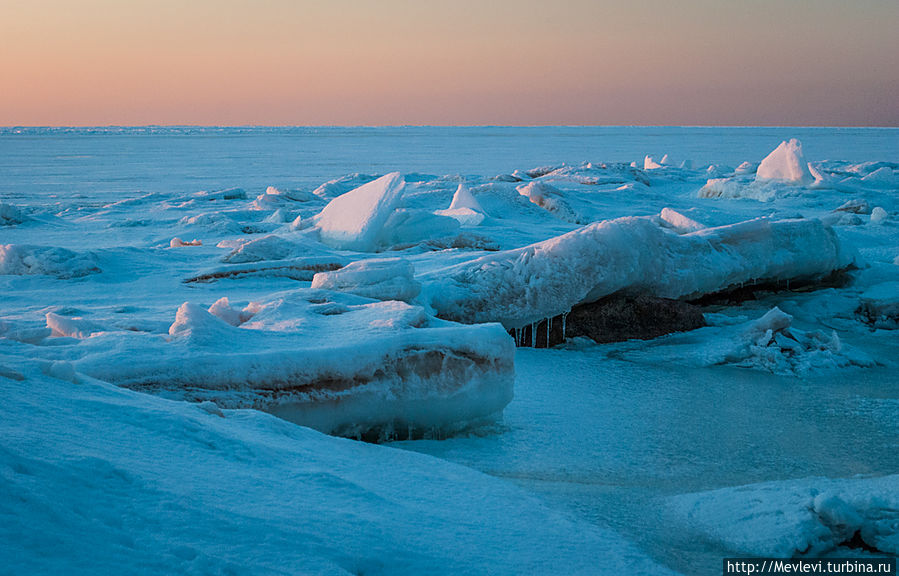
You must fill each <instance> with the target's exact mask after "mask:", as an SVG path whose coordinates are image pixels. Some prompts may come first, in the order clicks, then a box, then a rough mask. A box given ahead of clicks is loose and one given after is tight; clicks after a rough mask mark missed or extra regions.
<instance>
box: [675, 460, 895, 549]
mask: <svg viewBox="0 0 899 576" xmlns="http://www.w3.org/2000/svg"><path fill="white" fill-rule="evenodd" d="M670 502H671V507H672V509H673V510H674V511H675V512H676V513H677V514H678V515H679V517H680V518H681V519H682V521H683V522H684V523H685V524H686V525H687V526H688V527H689V528H690V529H693V530H697V531H699V532H701V533H703V534H704V535H706V536H707V537H708V538H712V539H714V540H719V541H721V543H722V544H724V546H726V547H727V548H728V549H729V550H731V551H732V552H734V553H738V554H748V555H752V556H758V557H776V558H790V557H794V556H796V555H799V554H802V555H808V556H812V557H815V556H820V555H822V554H826V553H830V552H833V551H834V550H835V549H836V548H837V547H838V546H840V545H844V546H845V545H847V544H849V542H850V541H851V540H852V539H853V537H854V536H855V535H856V534H858V536H859V538H860V539H861V541H862V542H864V543H865V544H866V545H867V546H870V547H872V548H875V549H877V550H880V551H881V552H882V553H885V554H890V555H895V554H899V529H897V526H899V475H892V476H883V477H880V478H846V479H831V478H805V479H799V480H785V481H776V482H766V483H761V484H751V485H748V486H737V487H732V488H721V489H718V490H712V491H709V492H699V493H695V494H684V495H681V496H676V497H674V498H672V499H671V501H670ZM855 545H856V544H854V543H853V546H855Z"/></svg>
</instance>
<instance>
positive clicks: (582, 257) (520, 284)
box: [419, 217, 855, 328]
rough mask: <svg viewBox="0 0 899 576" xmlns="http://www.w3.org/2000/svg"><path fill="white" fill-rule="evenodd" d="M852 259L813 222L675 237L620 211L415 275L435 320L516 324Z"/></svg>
mask: <svg viewBox="0 0 899 576" xmlns="http://www.w3.org/2000/svg"><path fill="white" fill-rule="evenodd" d="M854 257H855V256H854V252H853V251H851V250H847V249H846V248H844V247H842V246H841V245H840V242H839V240H838V238H837V236H836V234H835V233H834V232H833V230H832V229H831V228H829V227H827V226H825V225H824V224H822V223H821V222H820V221H819V220H780V221H771V220H769V219H767V218H759V219H756V220H749V221H746V222H741V223H738V224H733V225H729V226H722V227H718V228H707V229H703V230H699V231H696V232H692V233H689V234H681V235H679V234H677V233H676V232H674V231H672V230H669V229H666V228H663V227H661V226H659V225H658V224H656V223H654V222H653V220H652V219H649V218H634V217H627V218H619V219H616V220H607V221H604V222H596V223H594V224H590V225H588V226H585V227H583V228H579V229H577V230H573V231H571V232H569V233H567V234H563V235H561V236H558V237H555V238H551V239H549V240H545V241H543V242H538V243H536V244H531V245H530V246H525V247H523V248H518V249H514V250H506V251H502V252H497V253H494V254H488V255H486V256H482V257H480V258H478V259H476V260H473V261H470V262H464V263H461V264H457V265H454V266H450V267H448V268H442V269H438V270H435V271H431V272H429V273H428V274H426V275H423V276H422V277H420V278H419V279H420V280H421V281H422V283H423V284H424V289H423V297H424V298H425V299H426V300H427V301H428V303H429V304H430V306H431V307H432V308H433V310H435V311H436V313H437V315H438V316H439V317H441V318H446V319H450V320H455V321H460V322H471V323H474V322H491V321H492V322H501V323H502V324H503V325H504V326H505V327H506V328H519V327H522V326H525V325H527V324H531V323H533V322H537V321H539V320H542V319H543V318H551V317H553V316H556V315H559V314H563V313H565V312H567V311H568V310H570V309H571V307H572V306H574V305H576V304H581V303H586V302H593V301H595V300H598V299H599V298H602V297H603V296H607V295H609V294H613V293H615V292H618V291H619V290H624V289H629V290H631V291H633V292H639V293H647V294H651V295H654V296H658V297H662V298H675V299H690V298H697V297H700V296H702V295H704V294H709V293H715V292H720V291H722V290H726V289H728V288H730V287H735V286H739V285H741V284H744V283H755V282H763V281H764V282H769V281H778V280H790V279H808V278H816V277H819V276H824V275H827V274H829V273H831V272H833V271H835V270H840V269H843V268H845V267H847V266H848V265H850V264H852V263H853V262H854Z"/></svg>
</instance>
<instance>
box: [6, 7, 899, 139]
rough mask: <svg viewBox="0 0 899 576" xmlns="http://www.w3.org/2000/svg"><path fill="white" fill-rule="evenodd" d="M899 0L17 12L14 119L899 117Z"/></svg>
mask: <svg viewBox="0 0 899 576" xmlns="http://www.w3.org/2000/svg"><path fill="white" fill-rule="evenodd" d="M897 30H899V2H897V1H896V0H855V1H854V2H845V1H842V0H783V1H781V2H775V1H771V0H752V1H745V2H744V1H739V2H738V1H731V0H686V1H682V2H671V1H668V0H665V1H662V0H644V1H635V0H631V1H624V0H618V1H612V0H609V1H606V2H601V1H596V0H593V1H590V0H568V1H557V2H533V1H530V2H529V1H526V0H522V1H511V0H498V1H495V2H489V1H488V0H478V1H475V0H456V1H454V2H439V1H424V0H420V1H399V0H382V1H375V0H371V1H350V0H332V1H327V2H299V1H288V0H257V1H255V2H252V1H249V0H246V1H236V0H218V1H215V2H213V1H206V0H195V1H192V2H186V1H183V0H179V1H172V0H156V1H149V0H131V1H128V0H82V1H75V0H3V2H2V3H0V78H2V79H3V80H2V89H0V125H7V126H8V125H106V124H122V125H130V124H200V125H213V124H215V125H237V124H241V125H242V124H265V125H329V124H343V125H360V124H366V125H383V124H515V125H519V124H525V125H543V124H670V125H674V124H691V125H694V124H724V125H746V124H750V125H881V126H897V125H899V33H897V32H896V31H897Z"/></svg>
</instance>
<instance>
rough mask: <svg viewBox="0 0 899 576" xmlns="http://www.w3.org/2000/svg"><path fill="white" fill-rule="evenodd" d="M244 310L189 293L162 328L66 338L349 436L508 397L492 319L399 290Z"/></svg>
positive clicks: (289, 298)
mask: <svg viewBox="0 0 899 576" xmlns="http://www.w3.org/2000/svg"><path fill="white" fill-rule="evenodd" d="M361 268H363V269H364V268H365V266H361ZM371 269H374V270H376V271H377V273H382V275H386V274H387V272H384V271H383V270H378V268H377V265H374V266H370V267H369V268H368V270H369V274H371ZM360 275H362V276H364V273H363V274H360ZM223 311H224V312H225V313H224V314H223V313H222V312H223ZM246 312H254V313H253V315H252V318H247V321H244V322H243V323H242V324H240V327H235V326H234V325H232V323H233V320H234V318H233V317H232V318H228V316H229V313H228V312H227V310H225V306H224V302H221V301H219V302H218V303H216V304H215V305H213V306H212V308H211V311H207V309H206V307H204V306H201V305H198V304H195V303H191V302H185V303H184V304H183V305H181V307H180V308H179V309H178V312H177V314H176V317H175V321H174V322H173V323H172V325H171V327H170V328H169V336H170V337H169V338H162V337H160V336H159V335H157V334H141V333H133V332H103V333H100V334H94V335H93V337H92V338H90V339H88V340H82V341H81V343H80V344H79V345H78V347H77V348H76V349H75V350H73V352H76V353H77V354H78V358H77V359H76V360H74V361H73V364H74V365H75V367H76V369H77V370H78V371H79V372H83V373H85V374H88V375H90V376H93V377H96V378H100V379H102V380H105V381H108V382H113V383H116V384H119V385H122V386H125V387H128V388H133V389H136V390H142V391H148V392H155V393H159V394H162V395H165V396H167V397H170V398H179V399H185V400H191V401H203V400H211V401H214V402H216V403H217V404H219V405H220V406H222V407H225V408H250V407H252V408H260V409H263V410H267V411H270V412H272V413H274V414H276V415H278V416H280V417H282V418H285V419H288V420H292V421H295V422H298V423H300V424H304V425H307V426H312V427H314V428H317V429H319V430H322V431H324V432H328V433H333V434H340V435H348V436H360V435H369V434H374V435H375V437H377V436H378V435H381V436H384V435H390V434H392V433H399V434H405V433H406V431H407V430H409V429H414V430H417V431H418V433H432V432H433V431H435V430H442V431H444V432H445V431H447V430H451V429H454V428H458V427H461V426H465V425H468V424H469V423H472V422H479V421H481V420H483V419H485V418H489V417H492V416H493V415H495V414H497V413H499V412H500V411H501V410H502V409H503V407H504V406H505V405H506V404H508V402H509V401H510V400H511V398H512V381H513V377H514V375H513V353H514V344H513V342H512V339H511V338H510V337H509V336H508V334H506V333H505V330H503V329H502V327H501V326H499V325H496V324H483V325H478V326H461V325H456V324H452V323H448V322H444V321H441V320H436V319H433V318H430V317H428V316H427V315H426V314H425V313H424V311H423V310H422V309H421V308H420V307H417V306H409V305H408V304H405V303H402V302H395V301H394V302H372V301H371V300H368V299H363V298H358V297H355V296H349V295H341V294H338V293H334V292H325V291H319V290H311V291H310V290H301V291H296V292H291V293H287V294H283V295H282V296H280V297H276V298H273V299H270V300H267V301H264V302H259V303H255V304H254V305H253V306H252V307H251V308H250V309H249V310H246ZM222 317H225V320H223V319H222ZM238 319H240V318H239V317H238ZM226 320H231V321H232V323H229V322H227V321H226Z"/></svg>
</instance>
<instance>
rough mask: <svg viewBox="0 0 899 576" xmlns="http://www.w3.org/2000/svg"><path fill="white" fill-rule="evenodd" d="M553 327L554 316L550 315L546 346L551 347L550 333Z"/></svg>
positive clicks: (547, 325) (547, 324)
mask: <svg viewBox="0 0 899 576" xmlns="http://www.w3.org/2000/svg"><path fill="white" fill-rule="evenodd" d="M552 328H553V317H552V316H550V317H548V318H547V319H546V347H547V348H549V333H550V331H551V330H552Z"/></svg>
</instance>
